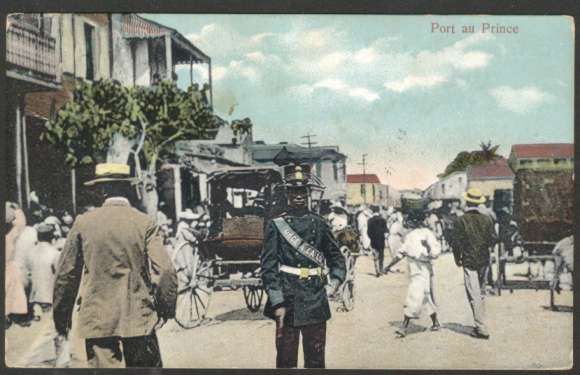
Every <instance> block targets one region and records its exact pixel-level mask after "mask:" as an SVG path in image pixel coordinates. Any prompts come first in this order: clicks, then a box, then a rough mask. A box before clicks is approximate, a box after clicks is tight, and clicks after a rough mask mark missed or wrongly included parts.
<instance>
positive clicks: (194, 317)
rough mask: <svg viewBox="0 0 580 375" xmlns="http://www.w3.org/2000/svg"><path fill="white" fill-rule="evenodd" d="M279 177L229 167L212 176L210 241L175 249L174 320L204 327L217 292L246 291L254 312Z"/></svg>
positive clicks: (259, 299)
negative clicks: (176, 294)
mask: <svg viewBox="0 0 580 375" xmlns="http://www.w3.org/2000/svg"><path fill="white" fill-rule="evenodd" d="M281 182H282V178H281V176H280V173H278V172H277V171H276V170H274V169H270V168H231V169H228V170H223V171H219V172H215V173H213V174H210V175H209V176H208V193H209V195H210V199H211V202H212V209H211V210H210V220H211V225H210V230H209V236H208V237H207V238H203V239H199V240H198V241H192V242H189V243H185V244H183V245H182V246H180V247H179V248H177V249H176V250H175V251H176V252H175V254H174V259H179V262H178V263H179V264H181V265H182V266H181V267H178V269H177V274H178V283H179V285H178V297H177V311H176V316H175V320H176V321H177V323H178V324H179V325H180V326H182V327H184V328H193V327H196V326H198V325H200V324H201V323H202V322H203V321H204V320H205V319H206V316H207V313H208V310H209V306H210V302H211V297H212V294H213V292H214V291H218V290H222V289H228V288H229V289H233V290H235V289H238V288H242V292H243V297H244V301H245V303H246V306H247V308H248V309H249V310H250V311H252V312H256V311H258V310H259V309H260V306H261V305H262V300H263V296H264V291H263V289H262V282H261V279H260V275H259V272H260V253H261V251H262V246H263V239H264V238H263V236H264V225H265V222H266V221H267V220H268V218H269V217H271V214H272V213H273V212H275V211H276V204H277V202H278V200H277V198H276V197H275V186H276V185H278V184H280V183H281Z"/></svg>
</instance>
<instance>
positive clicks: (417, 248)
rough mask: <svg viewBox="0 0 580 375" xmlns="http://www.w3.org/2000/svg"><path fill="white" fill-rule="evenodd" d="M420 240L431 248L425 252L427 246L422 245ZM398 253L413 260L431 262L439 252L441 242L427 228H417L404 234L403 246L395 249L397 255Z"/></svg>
mask: <svg viewBox="0 0 580 375" xmlns="http://www.w3.org/2000/svg"><path fill="white" fill-rule="evenodd" d="M421 241H426V242H427V244H428V245H429V247H430V248H431V251H430V252H427V248H426V247H425V246H423V244H422V243H421ZM399 254H400V256H407V257H408V258H411V259H414V260H418V261H422V262H431V260H432V259H435V258H437V257H439V255H440V254H441V244H440V243H439V241H437V238H436V237H435V234H434V233H433V232H432V231H431V230H430V229H429V228H417V229H414V230H412V231H411V232H409V234H407V235H406V236H405V241H404V242H403V246H401V247H400V248H399V250H398V251H397V255H399Z"/></svg>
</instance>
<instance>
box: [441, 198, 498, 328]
mask: <svg viewBox="0 0 580 375" xmlns="http://www.w3.org/2000/svg"><path fill="white" fill-rule="evenodd" d="M463 198H464V199H465V203H466V205H467V208H466V210H465V213H464V214H463V215H462V216H460V217H458V219H457V222H456V224H455V226H454V234H453V237H454V238H453V241H452V243H453V256H454V258H455V264H457V266H458V267H463V278H464V282H465V291H466V293H467V299H468V301H469V304H470V306H471V310H472V313H473V320H474V322H475V327H474V329H473V332H472V336H473V337H476V338H481V339H488V338H489V336H490V335H489V332H488V331H487V328H486V325H485V322H484V321H485V283H486V280H487V273H488V272H489V259H490V248H491V247H492V246H493V245H494V244H495V242H496V234H495V229H494V223H493V220H492V218H491V217H490V216H489V215H486V214H483V213H481V212H480V210H479V208H478V206H479V205H481V204H484V203H485V197H484V196H483V194H482V193H481V191H480V190H479V189H477V188H471V189H468V190H467V191H466V192H465V193H464V194H463Z"/></svg>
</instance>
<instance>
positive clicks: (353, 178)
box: [346, 174, 381, 184]
mask: <svg viewBox="0 0 580 375" xmlns="http://www.w3.org/2000/svg"><path fill="white" fill-rule="evenodd" d="M346 182H347V183H349V184H364V183H367V184H380V183H381V180H379V177H378V176H377V175H376V174H349V175H347V176H346Z"/></svg>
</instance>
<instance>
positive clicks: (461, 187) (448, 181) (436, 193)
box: [423, 171, 467, 199]
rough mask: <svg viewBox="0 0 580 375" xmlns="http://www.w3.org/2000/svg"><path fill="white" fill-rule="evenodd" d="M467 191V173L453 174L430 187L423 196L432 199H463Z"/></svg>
mask: <svg viewBox="0 0 580 375" xmlns="http://www.w3.org/2000/svg"><path fill="white" fill-rule="evenodd" d="M465 190H467V172H465V171H458V172H453V173H451V174H450V175H448V176H446V177H442V178H440V179H439V180H438V181H436V182H434V183H433V184H431V186H429V187H428V188H427V189H426V190H425V192H424V193H423V196H424V197H425V198H430V199H461V196H462V194H463V193H464V192H465Z"/></svg>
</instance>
